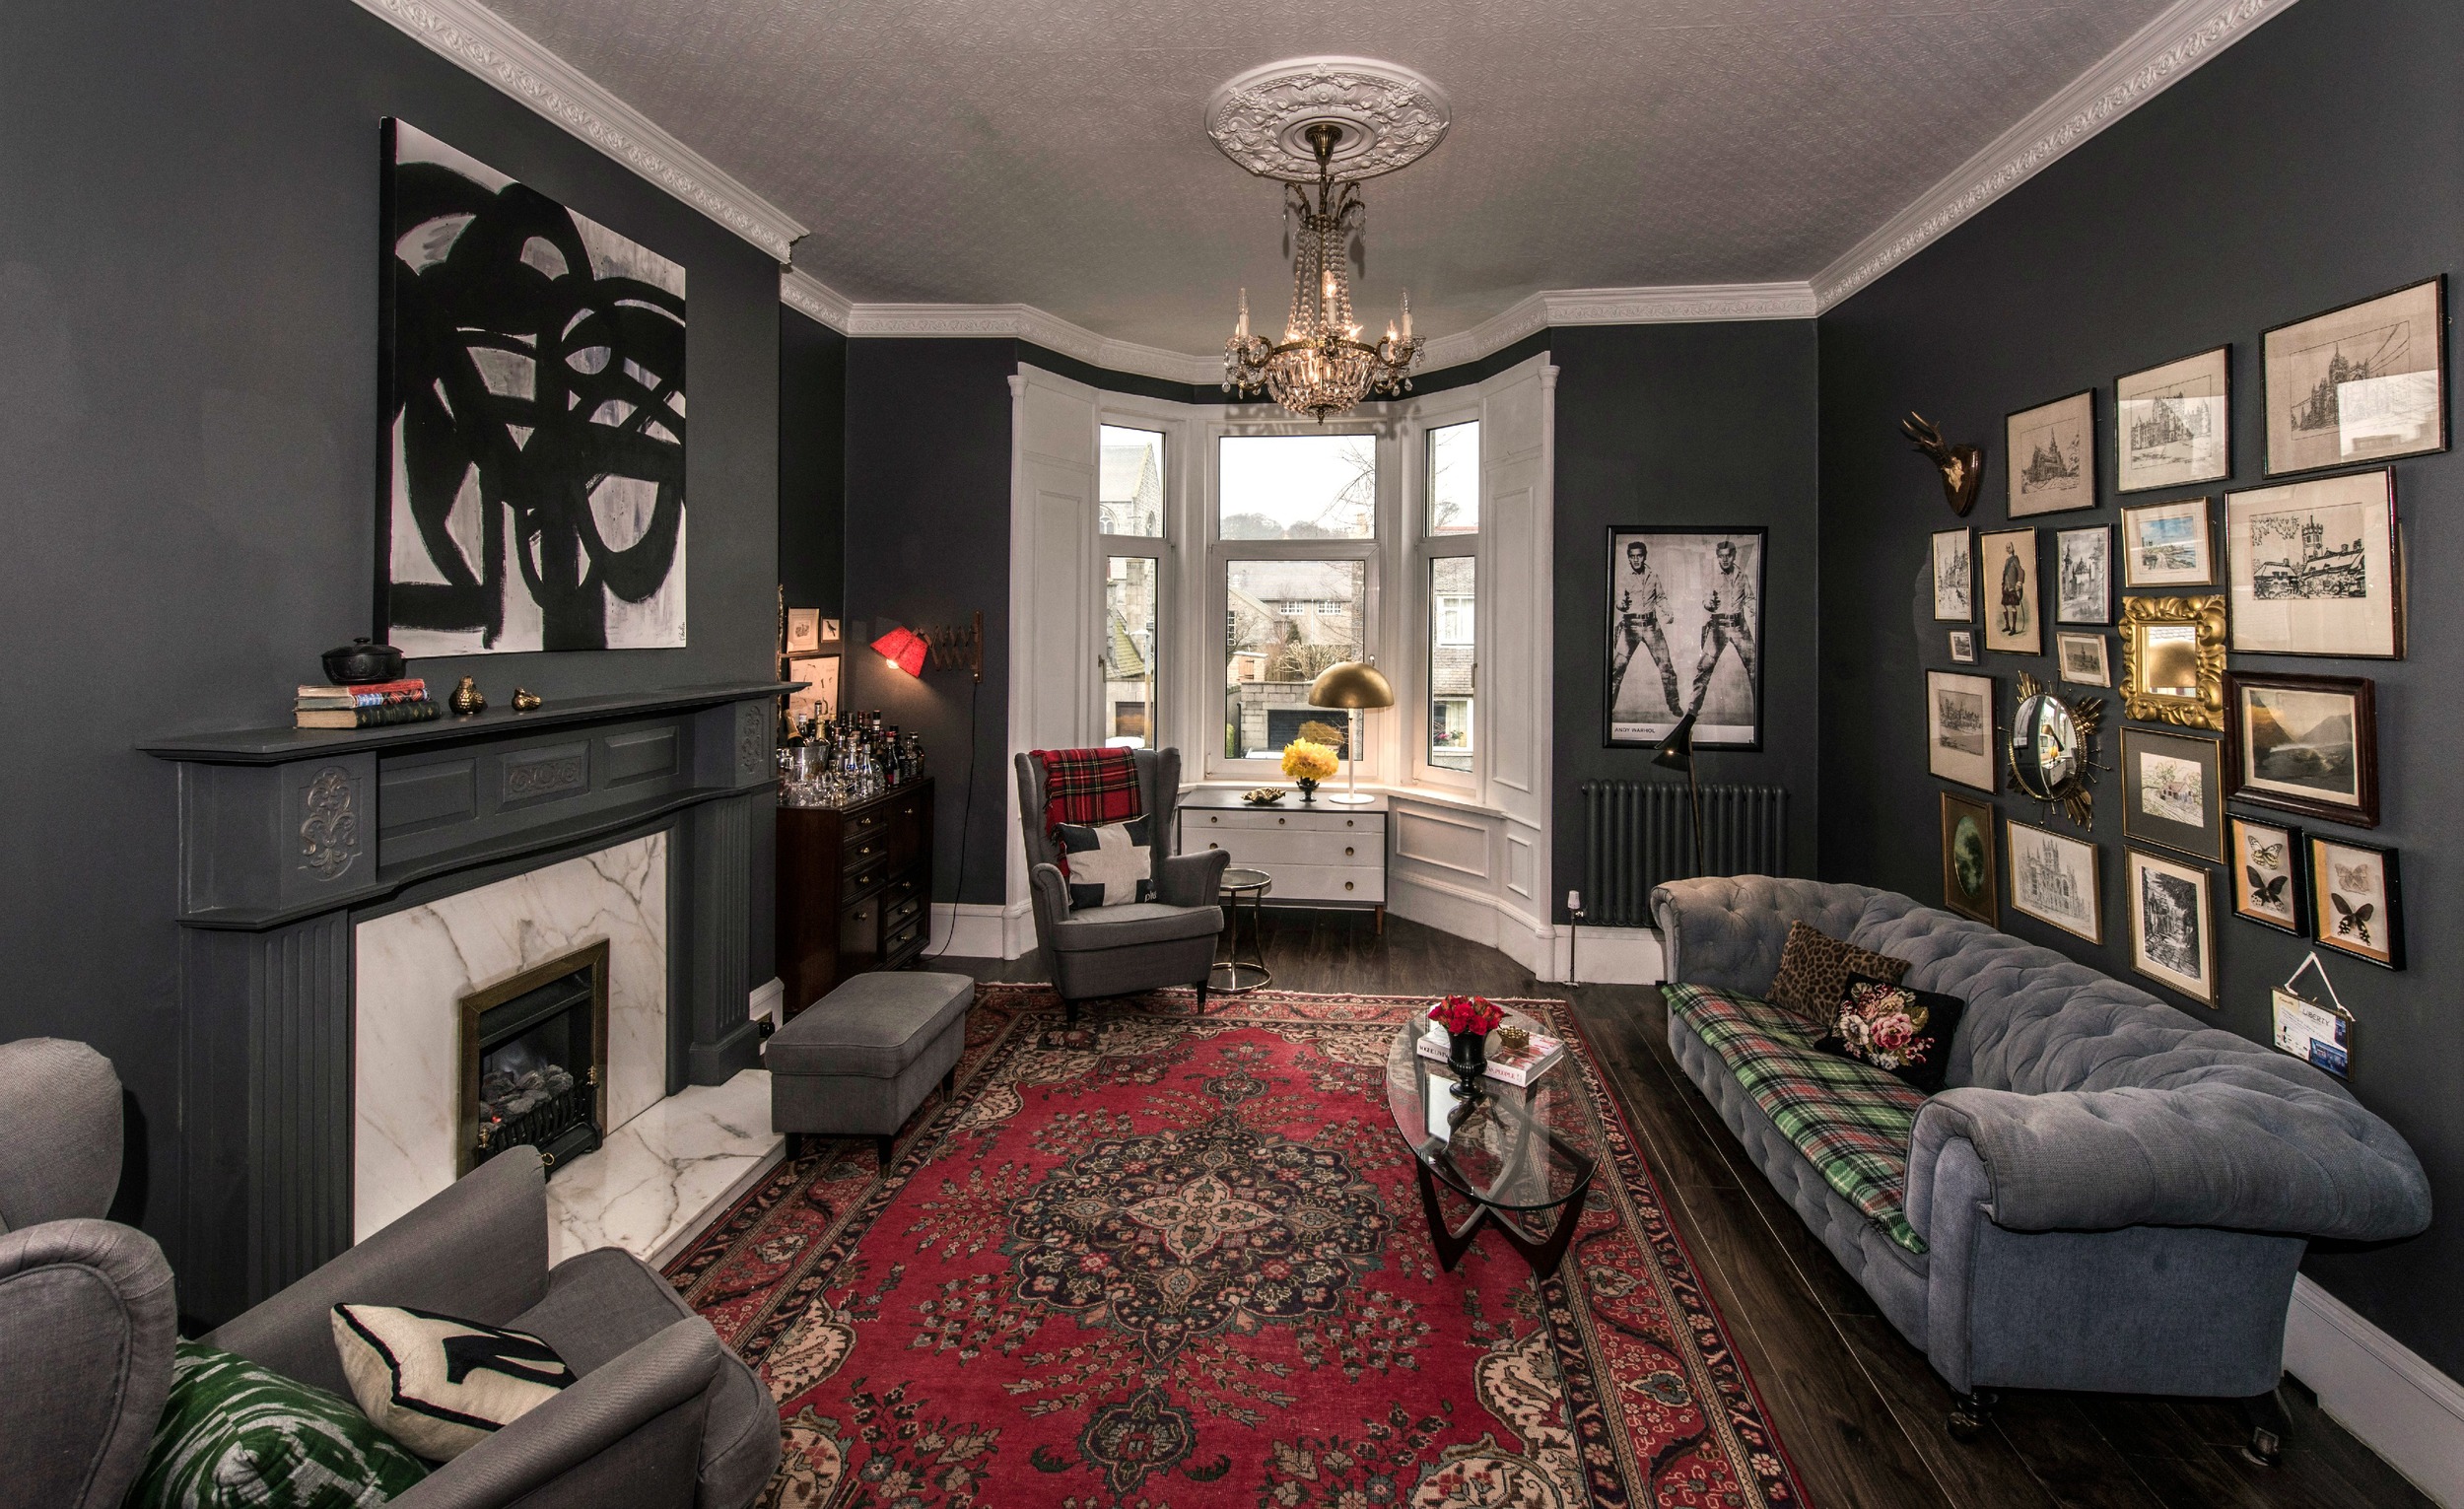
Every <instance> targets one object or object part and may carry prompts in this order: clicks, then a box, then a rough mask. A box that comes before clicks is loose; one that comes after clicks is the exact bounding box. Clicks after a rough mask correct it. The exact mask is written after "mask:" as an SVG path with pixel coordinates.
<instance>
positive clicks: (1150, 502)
mask: <svg viewBox="0 0 2464 1509" xmlns="http://www.w3.org/2000/svg"><path fill="white" fill-rule="evenodd" d="M1081 433H1083V432H1081ZM1096 444H1097V446H1098V447H1099V449H1100V451H1101V453H1102V456H1103V461H1102V465H1101V467H1100V470H1099V474H1098V476H1097V480H1096V484H1095V500H1096V506H1097V510H1098V512H1099V513H1100V514H1101V515H1102V518H1103V525H1102V527H1103V531H1104V532H1105V533H1106V534H1143V535H1148V536H1151V537H1154V538H1157V539H1160V538H1162V537H1163V532H1164V438H1163V437H1162V436H1161V435H1159V434H1157V433H1156V432H1154V431H1152V430H1125V429H1123V428H1122V427H1121V426H1119V425H1106V426H1104V427H1103V429H1102V430H1101V431H1100V432H1099V433H1098V434H1097V436H1096Z"/></svg>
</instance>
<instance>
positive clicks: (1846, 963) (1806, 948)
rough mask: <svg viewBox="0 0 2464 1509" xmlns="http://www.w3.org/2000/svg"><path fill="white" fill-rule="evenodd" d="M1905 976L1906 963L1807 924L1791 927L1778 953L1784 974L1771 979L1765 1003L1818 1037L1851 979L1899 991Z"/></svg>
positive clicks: (1795, 924)
mask: <svg viewBox="0 0 2464 1509" xmlns="http://www.w3.org/2000/svg"><path fill="white" fill-rule="evenodd" d="M1907 972H1908V961H1907V960H1905V959H1894V958H1892V957H1891V956H1890V955H1888V954H1878V953H1876V952H1874V951H1873V950H1871V949H1867V948H1859V947H1858V946H1856V945H1855V944H1854V943H1848V942H1843V941H1841V940H1840V939H1838V938H1835V937H1832V936H1831V935H1830V934H1829V933H1827V932H1821V931H1817V930H1816V929H1814V928H1812V927H1809V926H1806V925H1805V924H1803V923H1790V924H1789V925H1788V941H1787V943H1786V944H1784V945H1783V946H1782V947H1781V949H1780V972H1779V973H1778V974H1777V975H1775V976H1773V977H1772V979H1771V989H1770V991H1769V992H1768V993H1767V994H1766V995H1764V997H1763V998H1764V999H1766V1000H1768V1001H1770V1002H1771V1003H1772V1004H1774V1005H1779V1006H1786V1007H1787V1008H1788V1009H1789V1010H1791V1011H1794V1012H1796V1013H1797V1015H1798V1016H1799V1017H1801V1018H1803V1019H1804V1020H1805V1021H1806V1022H1807V1023H1809V1024H1810V1025H1812V1026H1813V1027H1814V1029H1815V1030H1816V1031H1819V1030H1821V1029H1822V1028H1824V1027H1827V1026H1829V1025H1830V1022H1831V1017H1832V1015H1833V1013H1834V1012H1836V1011H1837V1010H1838V1008H1839V998H1840V995H1841V994H1842V993H1843V992H1845V991H1846V990H1847V989H1848V977H1849V976H1850V975H1852V974H1855V975H1864V976H1866V977H1868V978H1869V979H1874V980H1880V981H1882V983H1883V984H1885V985H1897V984H1898V983H1899V977H1900V976H1902V975H1904V974H1906V973H1907Z"/></svg>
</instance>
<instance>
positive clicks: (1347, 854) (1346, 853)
mask: <svg viewBox="0 0 2464 1509" xmlns="http://www.w3.org/2000/svg"><path fill="white" fill-rule="evenodd" d="M1343 857H1344V858H1346V859H1348V858H1350V857H1352V846H1350V845H1349V844H1346V845H1344V846H1343Z"/></svg>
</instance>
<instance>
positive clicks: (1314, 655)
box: [1216, 435, 1378, 760]
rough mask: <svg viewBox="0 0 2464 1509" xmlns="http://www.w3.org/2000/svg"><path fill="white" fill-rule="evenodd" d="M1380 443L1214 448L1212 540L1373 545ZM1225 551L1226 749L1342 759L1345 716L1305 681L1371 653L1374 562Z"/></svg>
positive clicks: (1265, 442)
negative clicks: (1313, 745)
mask: <svg viewBox="0 0 2464 1509" xmlns="http://www.w3.org/2000/svg"><path fill="white" fill-rule="evenodd" d="M1377 486H1378V462H1377V439H1376V437H1374V436H1368V435H1244V436H1226V437H1224V438H1223V440H1222V441H1221V442H1220V444H1219V446H1218V448H1217V451H1216V499H1217V504H1216V516H1217V518H1218V519H1219V521H1220V522H1219V524H1218V528H1217V534H1218V537H1219V538H1220V539H1221V540H1222V541H1224V542H1225V543H1226V544H1227V545H1229V544H1231V543H1232V542H1236V541H1266V540H1327V541H1346V542H1347V541H1363V542H1366V541H1372V540H1374V539H1375V538H1376V535H1377ZM1344 554H1345V555H1347V556H1352V557H1353V558H1351V559H1333V558H1330V559H1313V560H1294V559H1290V558H1288V557H1286V556H1284V555H1282V554H1280V553H1272V554H1269V553H1261V554H1260V555H1259V556H1257V557H1244V556H1242V555H1240V554H1238V553H1237V552H1227V553H1226V556H1225V559H1224V561H1223V586H1224V594H1223V599H1224V613H1223V616H1224V624H1223V646H1224V671H1223V681H1224V708H1223V723H1224V732H1223V744H1224V748H1223V752H1224V754H1225V756H1226V757H1227V758H1230V759H1235V760H1239V759H1250V758H1270V757H1273V756H1275V755H1278V754H1280V753H1281V751H1282V748H1283V746H1284V745H1285V744H1287V743H1289V742H1291V741H1292V740H1293V739H1296V738H1308V739H1311V740H1314V741H1316V742H1319V743H1324V744H1329V745H1331V746H1333V747H1334V748H1335V749H1336V750H1338V751H1343V752H1344V753H1346V754H1348V752H1349V751H1348V750H1347V748H1346V743H1347V737H1348V733H1347V728H1346V721H1345V719H1344V717H1343V715H1342V714H1340V713H1333V712H1329V711H1327V710H1326V709H1323V708H1313V707H1311V706H1309V685H1310V683H1311V682H1313V681H1315V680H1317V679H1318V673H1319V672H1321V671H1323V670H1325V669H1326V668H1327V667H1328V666H1331V665H1336V664H1340V663H1341V662H1343V661H1345V660H1356V659H1359V658H1360V657H1361V655H1362V652H1363V651H1364V650H1365V648H1366V645H1365V642H1364V639H1363V636H1364V634H1365V633H1366V630H1367V625H1368V613H1369V583H1370V576H1369V565H1370V563H1369V561H1368V560H1367V558H1366V552H1365V551H1358V550H1357V547H1355V550H1353V551H1345V552H1344Z"/></svg>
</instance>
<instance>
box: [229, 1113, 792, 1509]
mask: <svg viewBox="0 0 2464 1509" xmlns="http://www.w3.org/2000/svg"><path fill="white" fill-rule="evenodd" d="M346 1300H347V1301H353V1302H356V1303H361V1304H376V1305H410V1306H415V1307H418V1308H420V1309H426V1310H435V1311H438V1312H441V1313H443V1314H446V1315H455V1316H460V1317H462V1318H464V1319H466V1320H473V1321H478V1322H481V1323H483V1324H485V1325H490V1326H505V1327H510V1328H512V1329H513V1330H515V1331H526V1332H528V1333H530V1334H531V1335H533V1336H536V1337H538V1338H540V1339H542V1340H544V1341H546V1342H547V1343H548V1344H549V1345H550V1346H553V1347H555V1348H556V1350H557V1353H558V1355H560V1356H562V1357H563V1358H564V1359H565V1360H566V1362H567V1363H568V1364H570V1365H571V1366H572V1367H573V1369H574V1371H575V1372H577V1373H579V1374H581V1375H582V1377H581V1379H580V1381H578V1382H576V1383H575V1384H574V1385H573V1386H572V1387H571V1388H568V1389H567V1390H566V1391H565V1392H564V1393H563V1394H560V1395H559V1396H557V1397H556V1398H555V1399H554V1400H552V1401H550V1402H549V1403H547V1404H545V1405H543V1406H540V1407H538V1408H536V1409H533V1410H532V1411H531V1412H530V1413H528V1414H525V1415H523V1416H522V1417H521V1418H520V1419H518V1420H515V1421H514V1422H513V1424H511V1425H508V1426H506V1427H505V1428H504V1429H502V1430H499V1431H498V1432H496V1433H495V1434H494V1435H492V1436H490V1437H489V1438H488V1439H487V1440H485V1441H483V1442H481V1443H480V1444H479V1445H478V1446H475V1447H473V1448H471V1449H470V1450H469V1451H467V1452H464V1453H463V1454H462V1455H461V1456H459V1457H456V1458H454V1459H453V1460H452V1461H451V1462H448V1463H446V1464H445V1465H444V1466H443V1467H441V1468H439V1469H437V1470H436V1472H434V1473H432V1474H430V1475H429V1476H428V1477H427V1478H426V1479H425V1480H423V1481H422V1482H420V1483H419V1484H418V1485H417V1486H416V1487H414V1488H412V1489H411V1490H410V1491H409V1492H407V1493H405V1494H403V1495H402V1496H400V1497H399V1498H396V1499H394V1500H393V1503H395V1504H397V1505H399V1506H401V1509H498V1506H503V1505H510V1504H513V1503H516V1502H518V1503H519V1504H520V1505H521V1506H522V1509H565V1506H572V1509H583V1506H589V1509H611V1506H622V1509H743V1506H744V1505H746V1504H749V1503H751V1502H752V1500H753V1498H754V1497H755V1496H756V1495H757V1494H759V1493H760V1492H761V1490H762V1488H763V1487H764V1485H766V1484H767V1483H768V1482H769V1480H770V1476H771V1474H772V1472H773V1471H774V1470H775V1469H776V1468H777V1467H778V1463H779V1410H778V1406H777V1405H776V1404H774V1403H773V1402H772V1400H771V1397H770V1392H769V1390H767V1389H766V1388H764V1387H763V1386H762V1384H761V1382H760V1380H758V1379H756V1378H755V1377H754V1376H753V1372H752V1370H751V1369H750V1368H748V1367H746V1366H745V1365H744V1364H743V1363H742V1362H740V1361H738V1360H736V1358H735V1356H734V1355H733V1354H731V1353H730V1352H728V1351H727V1350H726V1349H725V1348H724V1347H722V1346H720V1345H719V1335H718V1333H716V1332H714V1331H713V1330H711V1326H710V1323H709V1322H708V1321H705V1320H703V1319H702V1318H701V1317H699V1316H697V1315H695V1314H693V1312H692V1311H691V1310H690V1309H689V1308H687V1306H686V1305H685V1303H684V1301H683V1300H682V1299H680V1298H679V1297H678V1296H677V1294H676V1291H675V1288H674V1286H673V1285H671V1284H669V1283H668V1282H667V1280H666V1279H664V1278H662V1277H660V1276H659V1275H658V1273H657V1272H656V1271H654V1270H653V1269H650V1267H649V1266H648V1265H647V1264H644V1263H643V1262H641V1261H640V1260H639V1259H636V1258H635V1257H633V1256H632V1255H631V1254H629V1253H625V1252H620V1251H618V1250H617V1249H615V1248H612V1247H607V1248H600V1249H599V1250H598V1251H596V1252H587V1253H583V1254H582V1255H581V1256H580V1257H577V1258H568V1259H567V1260H566V1261H564V1262H563V1263H560V1264H558V1265H556V1266H555V1267H554V1268H550V1267H549V1266H548V1208H547V1178H546V1174H545V1171H544V1169H543V1167H542V1165H541V1163H540V1161H539V1155H538V1153H537V1152H536V1151H535V1150H534V1149H531V1148H527V1147H523V1148H516V1149H514V1150H513V1151H511V1152H506V1153H501V1154H499V1155H498V1156H497V1157H495V1158H492V1159H490V1160H489V1161H488V1162H487V1163H484V1164H482V1165H481V1166H480V1167H479V1168H478V1169H477V1170H475V1171H474V1172H472V1173H471V1174H470V1175H468V1176H467V1177H465V1178H463V1179H462V1180H461V1181H459V1182H458V1183H456V1184H454V1185H453V1186H452V1187H451V1188H449V1189H447V1190H445V1192H444V1193H443V1194H441V1195H438V1196H436V1197H435V1198H434V1199H432V1200H429V1201H428V1202H427V1203H426V1204H423V1205H421V1206H420V1207H419V1208H418V1209H416V1210H413V1211H412V1212H411V1213H410V1214H408V1215H406V1216H404V1217H402V1218H401V1219H400V1220H398V1221H395V1222H394V1223H393V1224H392V1225H390V1226H387V1227H386V1228H384V1229H383V1230H382V1231H379V1232H377V1233H376V1235H374V1236H372V1237H370V1238H369V1239H368V1240H367V1241H364V1242H362V1243H360V1244H359V1245H358V1246H357V1247H354V1248H352V1249H351V1250H350V1251H349V1252H346V1253H344V1254H342V1255H341V1256H340V1257H338V1258H336V1259H334V1260H333V1261H332V1262H330V1263H328V1264H326V1265H325V1266H324V1267H322V1268H320V1269H317V1270H316V1271H314V1272H312V1273H310V1274H308V1276H307V1277H306V1278H303V1279H301V1280H300V1281H299V1282H297V1283H295V1284H293V1285H292V1286H291V1287H290V1288H288V1289H285V1290H283V1291H282V1292H281V1293H280V1294H277V1295H275V1296H274V1297H273V1298H272V1299H269V1300H267V1301H266V1302H265V1303H263V1304H261V1305H259V1306H257V1307H256V1308H255V1309H253V1310H251V1311H249V1312H248V1313H247V1314H245V1315H242V1316H240V1318H239V1319H238V1320H235V1321H233V1322H231V1323H230V1324H229V1325H226V1326H224V1327H223V1328H222V1329H221V1330H219V1331H216V1332H214V1333H213V1334H212V1335H210V1336H208V1337H206V1338H205V1339H206V1340H207V1341H210V1342H212V1343H213V1344H214V1345H216V1346H222V1347H228V1348H229V1349H230V1350H232V1351H235V1352H238V1353H240V1355H241V1356H244V1357H248V1358H251V1359H253V1360H255V1361H257V1362H260V1363H263V1364H264V1365H265V1366H267V1367H270V1368H272V1369H274V1370H275V1371H276V1372H279V1373H281V1374H283V1375H284V1376H286V1377H290V1378H295V1379H298V1380H299V1381H300V1382H302V1383H312V1384H315V1385H316V1386H317V1387H319V1388H323V1389H330V1390H333V1391H334V1392H335V1393H338V1394H340V1395H342V1396H343V1397H344V1398H346V1399H348V1398H349V1397H350V1393H351V1391H350V1385H349V1382H348V1380H346V1379H345V1378H344V1377H343V1374H342V1361H341V1358H340V1357H339V1356H338V1355H337V1354H336V1352H335V1350H334V1342H333V1323H332V1321H331V1319H330V1316H331V1312H332V1308H333V1306H335V1305H336V1304H339V1303H342V1302H344V1301H346Z"/></svg>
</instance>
